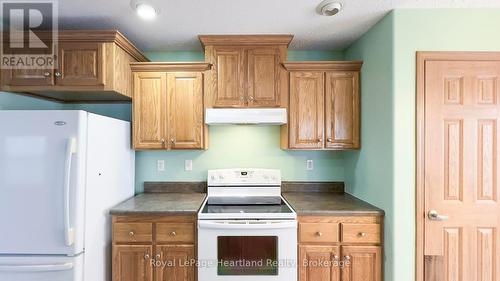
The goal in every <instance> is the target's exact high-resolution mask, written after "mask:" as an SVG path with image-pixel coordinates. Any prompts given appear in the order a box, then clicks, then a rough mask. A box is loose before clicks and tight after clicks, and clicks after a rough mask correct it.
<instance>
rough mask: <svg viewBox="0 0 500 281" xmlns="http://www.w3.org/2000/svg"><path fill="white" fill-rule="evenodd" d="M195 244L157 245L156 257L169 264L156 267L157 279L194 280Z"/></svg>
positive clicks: (164, 280)
mask: <svg viewBox="0 0 500 281" xmlns="http://www.w3.org/2000/svg"><path fill="white" fill-rule="evenodd" d="M194 252H195V251H194V245H163V246H156V259H157V260H161V261H162V262H163V263H164V264H166V265H167V266H164V267H157V268H156V280H155V281H194V280H195V269H196V267H195V266H193V265H192V264H190V263H191V262H192V261H193V260H194V258H195V253H194Z"/></svg>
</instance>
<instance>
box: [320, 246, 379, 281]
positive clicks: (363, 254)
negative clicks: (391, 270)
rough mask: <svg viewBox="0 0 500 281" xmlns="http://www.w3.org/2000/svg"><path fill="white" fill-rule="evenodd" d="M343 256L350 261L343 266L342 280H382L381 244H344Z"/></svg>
mask: <svg viewBox="0 0 500 281" xmlns="http://www.w3.org/2000/svg"><path fill="white" fill-rule="evenodd" d="M342 256H343V259H344V260H345V261H349V266H344V267H343V268H342V281H382V249H381V247H380V246H342ZM318 281H319V280H318Z"/></svg>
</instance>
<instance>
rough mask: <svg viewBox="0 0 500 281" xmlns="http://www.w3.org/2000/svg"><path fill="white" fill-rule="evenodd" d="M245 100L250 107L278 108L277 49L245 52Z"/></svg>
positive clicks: (278, 66) (278, 59)
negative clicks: (246, 59) (246, 62)
mask: <svg viewBox="0 0 500 281" xmlns="http://www.w3.org/2000/svg"><path fill="white" fill-rule="evenodd" d="M247 58H248V64H247V65H248V68H247V100H248V106H250V107H277V106H280V85H279V84H280V71H281V65H280V52H279V49H278V48H256V49H249V50H248V51H247Z"/></svg>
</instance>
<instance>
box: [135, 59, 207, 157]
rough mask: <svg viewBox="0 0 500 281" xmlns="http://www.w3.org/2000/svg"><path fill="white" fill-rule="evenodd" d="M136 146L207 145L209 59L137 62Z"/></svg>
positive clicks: (144, 147) (156, 147)
mask: <svg viewBox="0 0 500 281" xmlns="http://www.w3.org/2000/svg"><path fill="white" fill-rule="evenodd" d="M131 67H132V70H133V72H134V99H133V102H132V105H133V123H132V126H133V142H134V148H135V149H206V147H207V144H208V141H207V128H206V126H205V124H204V119H203V78H204V71H205V70H207V69H209V68H210V65H209V64H206V63H134V64H131Z"/></svg>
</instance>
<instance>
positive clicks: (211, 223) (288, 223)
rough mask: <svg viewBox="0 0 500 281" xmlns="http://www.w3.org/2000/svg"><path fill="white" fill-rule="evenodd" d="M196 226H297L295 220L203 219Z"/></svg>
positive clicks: (246, 227)
mask: <svg viewBox="0 0 500 281" xmlns="http://www.w3.org/2000/svg"><path fill="white" fill-rule="evenodd" d="M198 228H210V229H242V230H247V229H283V228H297V221H242V222H233V221H204V220H198Z"/></svg>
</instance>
